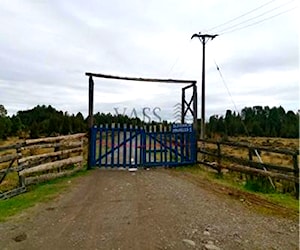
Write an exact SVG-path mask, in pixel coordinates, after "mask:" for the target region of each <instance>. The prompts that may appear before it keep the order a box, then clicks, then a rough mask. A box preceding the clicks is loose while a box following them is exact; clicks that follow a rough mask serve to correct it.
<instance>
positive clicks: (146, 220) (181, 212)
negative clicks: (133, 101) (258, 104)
mask: <svg viewBox="0 0 300 250" xmlns="http://www.w3.org/2000/svg"><path fill="white" fill-rule="evenodd" d="M298 235H299V228H298V220H297V219H288V218H281V217H279V216H274V215H266V214H262V213H259V212H256V211H254V210H253V209H249V208H248V207H247V206H245V205H244V204H243V202H241V201H240V200H238V199H233V198H231V197H230V196H228V195H220V194H216V193H214V192H212V191H211V190H210V187H209V186H206V187H203V185H202V186H201V185H200V186H199V185H197V184H195V183H193V182H190V181H189V180H188V179H187V178H182V177H180V176H177V175H174V174H171V171H169V170H164V169H156V170H150V171H146V170H138V171H137V172H134V173H131V172H129V171H118V170H100V169H96V170H94V171H92V172H91V173H90V174H88V175H87V176H83V177H80V178H78V179H75V180H74V181H73V180H72V183H70V189H68V192H65V193H63V194H62V195H60V197H58V198H57V199H56V200H54V201H50V202H48V203H44V204H38V205H37V206H35V207H34V208H32V209H29V210H27V211H25V212H24V213H23V214H22V215H20V216H17V217H14V218H12V219H11V220H9V221H7V222H5V223H1V224H0V249H116V250H117V249H214V250H218V249H251V250H252V249H284V250H288V249H298V248H299V247H298V246H299V245H298V240H299V236H298Z"/></svg>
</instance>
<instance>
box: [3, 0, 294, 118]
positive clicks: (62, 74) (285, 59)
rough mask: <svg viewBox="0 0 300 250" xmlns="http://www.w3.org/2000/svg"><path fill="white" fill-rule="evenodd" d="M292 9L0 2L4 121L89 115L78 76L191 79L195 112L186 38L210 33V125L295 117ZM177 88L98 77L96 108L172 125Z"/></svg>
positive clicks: (233, 0)
mask: <svg viewBox="0 0 300 250" xmlns="http://www.w3.org/2000/svg"><path fill="white" fill-rule="evenodd" d="M297 2H298V1H295V0H294V1H291V0H273V1H268V0H265V1H263V0H260V1H258V0H251V1H250V0H249V1H240V0H226V1H225V0H209V1H208V0H207V1H204V0H185V1H179V0H167V1H165V0H152V1H150V0H149V1H142V0H140V1H139V0H126V1H121V0H110V1H104V0H102V1H99V0H98V1H96V0H90V1H83V0H64V1H60V0H51V1H50V0H49V1H46V0H45V1H44V0H26V1H24V0H20V1H17V0H1V1H0V34H1V37H0V50H1V53H0V87H1V88H0V104H3V105H4V106H5V108H6V109H7V110H8V114H9V115H12V114H15V113H16V112H17V111H19V110H26V109H30V108H33V107H34V106H36V105H43V104H45V105H52V106H53V107H55V108H56V109H58V110H63V111H68V112H69V113H70V114H72V113H74V114H76V113H77V112H82V113H83V115H84V116H86V115H87V111H88V78H87V77H86V76H85V72H95V73H104V74H115V75H120V76H134V77H151V78H174V79H191V80H197V82H198V83H197V85H198V93H199V94H198V98H199V99H198V104H199V107H198V110H199V111H200V103H201V70H202V44H201V43H200V41H199V40H198V39H193V40H191V39H190V38H191V36H192V35H193V34H194V33H198V32H203V33H205V32H207V33H209V34H220V36H218V37H217V38H215V39H214V40H213V41H209V42H208V43H207V46H206V48H207V50H206V118H207V119H208V118H209V116H210V115H213V114H219V115H222V114H225V112H226V110H227V109H231V110H235V108H237V109H238V111H240V110H241V109H242V108H244V107H245V106H251V107H252V106H254V105H261V106H266V105H268V106H270V107H273V106H277V107H278V106H279V105H281V106H282V107H283V108H285V109H286V110H293V111H295V112H296V111H297V110H298V109H299V38H298V31H299V30H298V28H297V26H298V25H299V24H298V22H297V21H298V20H297V15H299V9H298V8H297V7H298V6H297V4H298V3H297ZM292 9H293V10H292ZM247 12H251V13H249V14H246V13H247ZM244 14H246V15H244ZM239 16H240V17H239ZM274 16H275V17H274ZM237 17H238V18H237ZM272 17H273V18H272ZM234 18H236V19H235V20H233V21H231V22H228V21H230V20H232V19H234ZM224 23H225V24H224ZM255 23H256V25H255ZM222 24H224V25H222ZM219 25H221V26H219ZM214 27H216V28H214ZM215 63H217V65H218V66H219V69H220V71H218V70H217V68H216V65H215ZM220 73H221V74H222V76H223V79H222V78H221V76H220ZM182 87H183V85H170V84H162V83H143V82H134V83H132V82H126V81H117V80H105V79H95V108H94V110H95V112H111V113H113V114H114V113H115V109H114V108H118V110H119V112H120V113H123V111H124V110H126V112H125V113H126V114H127V115H130V114H131V113H132V110H133V109H135V110H136V113H137V114H138V115H139V116H142V108H143V107H149V108H150V110H151V112H152V110H153V109H154V108H155V107H159V108H160V111H157V113H158V114H159V115H160V116H161V117H162V119H169V120H172V119H173V118H174V115H173V113H174V105H176V104H177V103H179V102H180V101H181V88H182ZM151 116H152V114H151ZM199 116H200V112H199ZM153 119H154V117H153Z"/></svg>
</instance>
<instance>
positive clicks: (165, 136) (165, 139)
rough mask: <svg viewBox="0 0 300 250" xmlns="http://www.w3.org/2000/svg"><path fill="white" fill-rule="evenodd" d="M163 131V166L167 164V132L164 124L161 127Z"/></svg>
mask: <svg viewBox="0 0 300 250" xmlns="http://www.w3.org/2000/svg"><path fill="white" fill-rule="evenodd" d="M163 132H164V166H167V164H168V163H167V162H168V156H167V152H168V150H167V148H168V146H167V134H168V127H167V126H164V129H163Z"/></svg>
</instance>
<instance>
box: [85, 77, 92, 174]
mask: <svg viewBox="0 0 300 250" xmlns="http://www.w3.org/2000/svg"><path fill="white" fill-rule="evenodd" d="M93 109H94V81H93V78H92V76H90V77H89V116H88V127H89V131H88V138H89V143H88V166H87V169H91V168H92V167H93V163H92V162H91V159H92V157H91V149H92V129H93V125H94V118H93V112H94V111H93Z"/></svg>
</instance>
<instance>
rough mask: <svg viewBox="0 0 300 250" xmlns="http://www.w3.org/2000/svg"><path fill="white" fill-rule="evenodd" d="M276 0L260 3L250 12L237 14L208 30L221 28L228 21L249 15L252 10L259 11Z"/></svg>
mask: <svg viewBox="0 0 300 250" xmlns="http://www.w3.org/2000/svg"><path fill="white" fill-rule="evenodd" d="M275 1H276V0H272V1H269V2H267V3H264V4H263V5H260V6H258V7H256V8H254V9H252V10H250V11H248V12H246V13H244V14H242V15H240V16H237V17H235V18H232V19H230V20H229V21H226V22H224V23H222V24H219V25H216V26H214V27H212V28H210V29H208V31H209V32H210V31H212V30H215V29H217V28H220V27H222V26H224V25H226V24H228V23H232V22H233V21H235V20H237V19H239V18H241V17H244V16H247V15H249V14H251V13H252V12H254V11H257V10H259V9H261V8H263V7H265V6H267V5H269V4H271V3H273V2H275Z"/></svg>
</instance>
